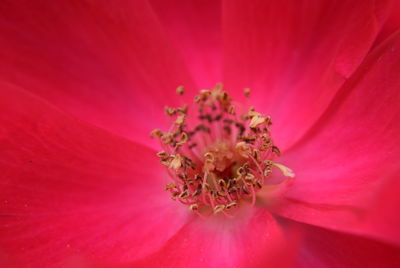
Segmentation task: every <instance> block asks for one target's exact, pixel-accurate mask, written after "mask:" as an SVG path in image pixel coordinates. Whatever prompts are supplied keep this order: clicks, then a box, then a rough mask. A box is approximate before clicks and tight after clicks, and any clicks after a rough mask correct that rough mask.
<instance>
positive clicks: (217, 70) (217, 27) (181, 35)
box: [150, 0, 222, 88]
mask: <svg viewBox="0 0 400 268" xmlns="http://www.w3.org/2000/svg"><path fill="white" fill-rule="evenodd" d="M150 3H151V5H152V7H153V9H154V11H155V12H156V14H157V15H158V16H159V18H160V20H161V23H162V24H163V26H164V27H165V28H166V30H167V32H168V34H169V36H170V37H171V39H172V40H173V41H174V44H175V45H176V46H177V47H178V48H179V52H180V53H182V55H183V57H184V59H185V62H186V64H187V66H188V68H189V70H190V71H191V74H192V76H193V78H194V79H195V82H196V84H197V86H198V87H200V88H212V87H214V85H215V83H217V82H221V81H222V74H221V63H222V52H221V46H222V44H221V43H222V40H221V39H222V37H221V36H222V34H221V14H222V12H221V1H220V0H206V1H204V0H192V1H186V0H172V1H164V0H151V1H150Z"/></svg>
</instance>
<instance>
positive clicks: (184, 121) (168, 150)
mask: <svg viewBox="0 0 400 268" xmlns="http://www.w3.org/2000/svg"><path fill="white" fill-rule="evenodd" d="M176 93H177V94H178V95H183V94H184V87H183V86H179V87H178V88H177V89H176ZM244 95H245V96H246V97H247V98H248V97H250V89H248V88H246V89H245V90H244ZM194 107H195V110H194V111H191V112H192V113H194V114H190V115H189V106H188V105H184V106H182V107H177V108H171V107H165V113H166V115H167V116H168V117H171V118H172V119H171V120H172V123H171V127H170V128H169V130H168V131H165V132H164V131H161V130H159V129H155V130H153V131H152V132H151V136H152V137H153V138H156V139H159V140H160V143H161V146H162V147H163V151H161V152H159V153H157V156H158V157H159V158H160V162H161V164H162V165H164V166H165V167H166V168H167V170H168V174H169V177H170V180H171V182H170V183H168V184H167V185H166V186H165V190H166V191H168V192H169V193H170V194H171V198H172V200H175V201H178V202H180V203H182V204H184V205H186V206H188V209H190V210H191V211H193V213H196V214H198V215H199V216H205V215H214V214H224V215H225V216H227V217H234V216H235V214H236V213H237V211H238V209H239V208H240V205H241V204H243V203H245V202H247V203H250V204H252V205H254V204H255V202H256V195H257V192H258V191H259V190H260V189H262V188H263V187H264V186H265V185H267V184H268V181H269V179H270V178H271V174H272V172H273V168H276V169H275V170H279V171H280V172H281V173H282V174H283V175H284V176H286V177H288V178H293V177H294V176H295V174H294V172H293V171H292V170H291V169H290V168H288V167H286V166H284V165H282V164H280V163H277V162H276V161H275V158H277V157H279V156H280V154H281V152H280V150H279V148H278V147H277V146H276V145H274V143H273V140H272V137H271V133H270V126H271V124H272V121H271V118H270V117H269V116H266V115H263V114H262V113H259V112H257V111H256V110H255V109H254V107H250V108H249V109H248V112H244V113H243V112H242V113H240V112H238V111H237V107H240V105H239V104H237V103H235V102H233V100H232V98H231V97H230V96H229V94H228V92H227V91H225V90H224V88H223V85H222V84H221V83H219V84H217V85H216V86H215V87H214V88H213V89H211V90H208V89H204V90H201V91H200V92H199V94H198V95H196V96H195V98H194ZM241 110H243V111H244V109H241ZM193 115H194V116H196V117H193ZM189 118H190V120H189ZM192 118H194V119H192Z"/></svg>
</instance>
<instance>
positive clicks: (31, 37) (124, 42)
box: [0, 0, 193, 143]
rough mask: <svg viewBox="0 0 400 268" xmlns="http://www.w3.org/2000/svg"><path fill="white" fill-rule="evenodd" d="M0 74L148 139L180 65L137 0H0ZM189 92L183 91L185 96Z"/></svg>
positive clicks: (182, 75)
mask: <svg viewBox="0 0 400 268" xmlns="http://www.w3.org/2000/svg"><path fill="white" fill-rule="evenodd" d="M0 57H1V59H2V60H1V62H0V78H1V79H2V80H5V81H9V82H12V83H15V84H18V85H19V86H21V87H24V88H26V90H29V91H31V92H33V93H35V94H37V95H38V96H40V97H42V98H44V99H46V100H47V101H49V102H51V103H52V104H54V105H56V106H58V107H60V108H61V109H63V110H65V111H67V112H69V113H71V114H73V115H75V116H77V117H79V118H81V119H84V120H86V121H88V122H90V123H92V124H95V125H97V126H100V127H103V128H105V129H107V130H110V131H112V132H114V133H116V134H118V135H122V136H124V137H128V138H130V139H133V140H136V141H140V142H146V143H148V142H149V141H148V139H149V135H148V133H149V132H150V130H151V129H152V128H154V126H160V127H161V126H164V123H165V121H164V117H163V108H164V106H165V105H167V104H168V105H178V104H179V100H178V98H177V96H176V94H175V88H176V87H177V86H179V85H185V86H186V87H187V92H189V91H190V89H192V88H193V83H192V79H191V76H190V73H189V71H188V70H187V68H186V66H185V63H184V61H183V59H182V57H180V55H179V53H178V51H177V50H176V49H175V48H174V46H173V45H172V43H171V42H170V39H169V38H168V36H167V35H166V34H165V32H164V30H163V27H162V25H161V24H160V22H159V21H158V19H157V16H156V15H155V14H154V12H153V10H152V8H151V6H150V4H149V3H147V2H146V1H142V0H133V1H129V0H115V1H106V0H99V1H91V0H82V1H64V0H61V1H52V0H42V1H39V2H37V1H35V2H32V1H25V0H20V1H8V0H6V1H1V3H0ZM189 95H190V94H189Z"/></svg>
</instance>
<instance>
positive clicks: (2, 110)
mask: <svg viewBox="0 0 400 268" xmlns="http://www.w3.org/2000/svg"><path fill="white" fill-rule="evenodd" d="M0 148H1V154H0V170H1V181H0V192H1V197H0V236H1V239H0V266H2V267H14V266H17V267H49V266H53V265H62V264H63V263H64V262H68V261H69V259H70V258H74V257H79V258H93V259H101V260H105V261H109V262H115V263H119V262H127V261H133V260H135V259H137V258H142V257H144V256H146V255H148V254H150V253H152V252H155V251H156V250H158V249H159V248H160V247H162V246H163V245H164V243H165V241H167V240H168V239H170V238H171V237H173V236H174V235H175V233H176V231H177V230H179V229H180V228H181V226H182V225H183V224H184V223H185V222H186V220H185V219H186V210H184V211H182V209H183V208H182V206H179V205H177V204H176V203H174V202H171V201H170V200H169V196H168V195H167V194H166V193H165V192H164V188H163V186H164V183H165V182H164V181H163V177H164V176H165V174H164V173H163V171H162V170H163V169H162V167H160V165H159V164H158V163H157V162H158V161H157V159H156V158H155V157H154V151H153V150H150V149H148V148H147V147H143V146H140V145H137V144H135V143H132V142H129V141H128V140H125V139H123V138H119V137H117V136H114V135H111V134H110V133H108V132H106V131H103V130H101V129H98V128H96V127H93V126H90V125H87V124H85V123H82V122H81V121H79V120H77V119H75V118H73V117H71V116H68V115H66V114H64V113H63V112H60V111H58V110H57V109H55V108H53V107H51V106H50V105H48V104H47V103H45V102H43V101H41V100H39V99H38V98H36V97H34V96H31V95H30V94H27V93H26V92H24V91H22V90H21V89H19V88H17V87H15V86H10V85H8V84H4V83H1V85H0Z"/></svg>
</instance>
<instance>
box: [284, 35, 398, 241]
mask: <svg viewBox="0 0 400 268" xmlns="http://www.w3.org/2000/svg"><path fill="white" fill-rule="evenodd" d="M399 69H400V34H397V35H395V36H393V37H392V38H391V39H390V40H388V41H387V42H385V43H384V44H383V45H382V46H381V47H380V48H378V49H377V50H376V51H375V52H373V53H372V54H371V55H370V56H369V57H368V58H367V60H366V61H365V62H364V63H363V64H362V66H361V67H360V69H359V70H358V71H357V73H356V74H355V75H354V76H353V77H352V78H351V79H350V80H349V81H348V82H347V83H346V84H345V85H344V87H343V88H342V89H341V91H340V92H339V94H338V95H337V96H336V98H335V100H334V101H333V102H332V104H331V106H330V107H329V108H328V109H327V111H326V112H325V113H324V115H323V116H322V117H321V119H320V120H319V122H318V123H317V124H316V125H315V126H314V127H313V129H311V131H310V132H309V133H308V134H307V135H306V136H305V137H304V139H303V140H301V141H300V142H299V143H298V145H297V146H295V147H294V148H293V149H292V150H290V151H288V152H287V153H286V154H285V155H284V157H283V159H282V161H283V163H285V164H286V165H288V166H290V167H291V168H292V169H293V170H294V172H295V173H296V182H295V183H294V184H293V187H292V188H291V189H290V190H289V192H288V193H287V198H286V201H285V202H283V203H282V206H280V210H279V209H278V213H280V214H281V215H284V216H286V217H289V218H292V219H296V220H299V221H304V222H307V223H312V224H317V225H321V226H325V227H329V228H332V229H341V230H348V231H349V230H351V231H353V232H358V233H367V234H371V235H375V236H379V237H382V238H384V237H387V235H384V234H383V233H384V232H385V230H383V229H379V228H378V229H376V230H374V231H373V232H371V230H368V231H367V230H366V229H364V228H361V224H362V223H363V222H364V221H365V220H366V219H367V218H368V217H369V216H368V213H369V210H370V209H371V208H372V207H375V206H376V198H377V194H378V192H379V191H380V190H379V189H380V188H381V187H383V185H387V183H388V182H389V181H390V180H392V179H398V172H396V171H398V168H399V166H400V148H399V146H398V141H399V136H400V121H399V120H398V118H399V115H400V106H399V103H400V90H399V88H400V76H399V75H398V72H397V70H399ZM397 190H398V189H397ZM397 205H398V203H397ZM388 211H389V210H388ZM387 216H390V215H387ZM381 217H385V215H384V214H381ZM390 217H398V214H397V216H395V215H391V216H390ZM382 221H384V218H382ZM398 233H399V231H398V229H397V234H398ZM381 234H382V235H381ZM398 237H399V236H397V238H398ZM397 242H398V243H399V242H400V240H397Z"/></svg>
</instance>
